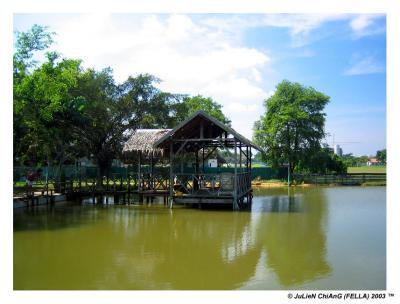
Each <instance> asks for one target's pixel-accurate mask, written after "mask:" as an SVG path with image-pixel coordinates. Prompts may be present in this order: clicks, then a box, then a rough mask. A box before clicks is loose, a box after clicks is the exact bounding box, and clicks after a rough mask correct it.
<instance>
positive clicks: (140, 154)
mask: <svg viewBox="0 0 400 304" xmlns="http://www.w3.org/2000/svg"><path fill="white" fill-rule="evenodd" d="M141 156H142V152H140V151H139V160H138V191H139V192H140V190H141V177H140V169H141V168H140V166H141V164H140V158H141Z"/></svg>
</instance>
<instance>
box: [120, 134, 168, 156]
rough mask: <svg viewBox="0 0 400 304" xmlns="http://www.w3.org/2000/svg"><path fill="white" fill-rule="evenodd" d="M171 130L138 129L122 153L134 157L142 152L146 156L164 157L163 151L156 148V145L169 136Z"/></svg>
mask: <svg viewBox="0 0 400 304" xmlns="http://www.w3.org/2000/svg"><path fill="white" fill-rule="evenodd" d="M169 131H171V129H137V130H136V131H135V132H134V133H133V134H132V135H131V137H130V138H129V139H128V141H127V142H126V143H125V145H124V148H123V149H122V153H123V154H124V155H125V156H126V157H129V156H133V155H134V154H137V153H138V152H141V153H142V154H143V155H144V156H149V155H153V156H158V155H161V156H162V155H163V151H164V150H163V149H159V148H154V146H153V145H154V143H155V142H156V141H157V140H159V139H160V138H161V137H163V136H164V135H165V134H167V133H168V132H169Z"/></svg>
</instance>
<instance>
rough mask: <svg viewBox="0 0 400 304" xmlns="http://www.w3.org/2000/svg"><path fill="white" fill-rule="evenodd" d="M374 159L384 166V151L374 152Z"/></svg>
mask: <svg viewBox="0 0 400 304" xmlns="http://www.w3.org/2000/svg"><path fill="white" fill-rule="evenodd" d="M376 158H377V159H378V160H379V161H380V162H381V163H382V164H386V149H382V150H378V151H376Z"/></svg>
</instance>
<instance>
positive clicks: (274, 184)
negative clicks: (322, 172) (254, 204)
mask: <svg viewBox="0 0 400 304" xmlns="http://www.w3.org/2000/svg"><path fill="white" fill-rule="evenodd" d="M251 186H252V187H253V188H281V187H287V186H288V183H287V182H283V181H252V182H251ZM290 186H291V187H301V188H306V187H315V186H328V187H337V186H347V185H343V184H340V183H317V184H315V183H296V182H294V183H292V184H291V185H290ZM352 186H359V187H378V186H382V187H385V186H386V181H370V182H364V183H361V184H359V185H357V184H354V185H352Z"/></svg>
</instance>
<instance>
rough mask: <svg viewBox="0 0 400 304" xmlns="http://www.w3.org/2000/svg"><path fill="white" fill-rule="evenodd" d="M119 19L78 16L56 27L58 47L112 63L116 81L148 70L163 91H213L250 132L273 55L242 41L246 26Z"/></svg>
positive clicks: (89, 60)
mask: <svg viewBox="0 0 400 304" xmlns="http://www.w3.org/2000/svg"><path fill="white" fill-rule="evenodd" d="M117 18H119V15H80V16H78V17H74V18H73V19H71V20H70V22H68V23H66V24H64V25H63V26H62V27H60V28H55V29H54V30H55V31H56V32H57V33H58V35H57V41H58V44H57V46H56V49H57V50H59V51H60V52H61V53H63V54H64V55H65V56H67V57H74V58H81V59H83V60H84V65H85V66H86V67H92V66H93V67H95V68H97V69H100V68H104V67H107V66H110V67H111V68H112V69H113V70H114V76H115V78H116V80H117V81H118V82H122V81H124V80H125V79H126V78H127V77H128V76H129V75H133V76H135V75H137V74H139V73H150V74H153V75H155V76H157V77H159V78H160V79H161V80H162V82H161V84H160V85H159V86H160V88H161V89H163V90H166V91H169V92H173V93H187V94H193V95H196V94H202V95H204V96H210V97H212V98H214V99H215V100H216V101H217V102H219V103H221V104H222V105H223V109H224V111H225V114H226V115H227V116H229V117H230V118H231V119H232V121H233V127H235V128H236V129H237V130H238V131H239V132H242V133H243V134H244V135H246V136H249V137H251V133H252V132H251V129H252V125H253V121H254V120H255V119H257V118H258V117H256V116H255V115H254V113H255V112H257V110H260V109H261V105H262V101H263V99H264V98H265V97H266V95H267V93H266V92H265V91H264V90H263V88H262V85H263V84H262V83H263V70H264V69H265V68H266V67H267V66H268V65H269V62H270V58H269V57H268V55H267V54H265V53H264V52H262V51H260V50H257V49H254V48H249V47H245V46H243V45H242V43H241V39H240V37H241V35H240V34H241V31H243V29H244V28H237V29H236V30H235V33H232V31H231V30H232V29H231V28H229V30H228V29H226V28H224V27H223V26H220V24H218V23H216V24H207V22H204V21H205V20H200V21H195V20H196V19H195V18H191V17H190V16H187V15H157V16H155V15H132V17H131V18H129V20H128V21H127V20H125V21H122V20H120V19H117ZM124 18H127V17H126V15H125V16H124ZM243 26H244V25H243ZM264 84H265V83H264ZM238 115H239V116H238Z"/></svg>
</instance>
